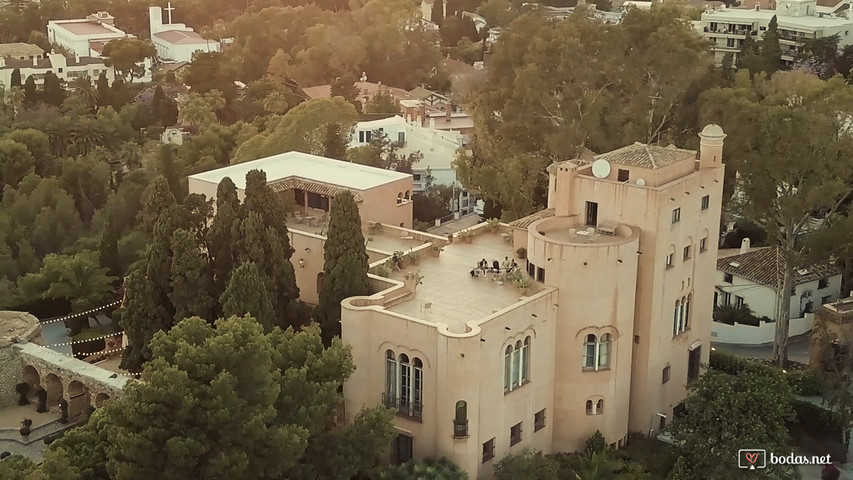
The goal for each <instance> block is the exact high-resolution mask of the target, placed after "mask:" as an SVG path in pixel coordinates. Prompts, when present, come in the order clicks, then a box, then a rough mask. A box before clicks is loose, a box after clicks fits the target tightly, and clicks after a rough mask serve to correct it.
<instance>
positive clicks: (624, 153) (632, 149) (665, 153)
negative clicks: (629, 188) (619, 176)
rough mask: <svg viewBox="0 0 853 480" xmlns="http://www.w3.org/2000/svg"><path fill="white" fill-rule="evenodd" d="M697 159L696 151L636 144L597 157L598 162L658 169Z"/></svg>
mask: <svg viewBox="0 0 853 480" xmlns="http://www.w3.org/2000/svg"><path fill="white" fill-rule="evenodd" d="M695 158H696V152H695V151H694V150H683V149H680V148H675V147H659V146H657V145H646V144H643V143H635V144H633V145H628V146H627V147H622V148H619V149H617V150H613V151H612V152H608V153H602V154H601V155H596V156H595V159H596V160H607V161H609V162H611V163H616V164H619V165H628V166H632V167H640V168H648V169H652V170H654V169H657V168H662V167H665V166H667V165H671V164H673V163H677V162H680V161H682V160H693V159H695Z"/></svg>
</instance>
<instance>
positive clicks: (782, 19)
mask: <svg viewBox="0 0 853 480" xmlns="http://www.w3.org/2000/svg"><path fill="white" fill-rule="evenodd" d="M774 15H775V16H776V21H777V22H779V28H785V29H790V28H797V27H809V28H820V27H841V26H844V25H853V20H851V19H847V18H830V17H823V18H821V17H814V16H803V17H791V16H786V15H784V14H779V13H778V12H777V11H776V10H752V9H745V8H726V9H723V10H716V11H708V12H704V13H702V20H703V21H709V22H715V21H721V20H722V21H736V22H740V21H746V22H750V23H752V22H762V21H764V22H770V20H771V19H772V18H773V16H774Z"/></svg>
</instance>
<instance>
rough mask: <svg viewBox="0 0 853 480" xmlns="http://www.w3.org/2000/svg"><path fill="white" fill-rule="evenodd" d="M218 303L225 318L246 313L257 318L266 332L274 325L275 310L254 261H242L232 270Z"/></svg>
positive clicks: (241, 315)
mask: <svg viewBox="0 0 853 480" xmlns="http://www.w3.org/2000/svg"><path fill="white" fill-rule="evenodd" d="M219 303H220V304H221V305H222V312H223V316H224V317H225V318H228V317H232V316H238V317H243V316H245V315H248V316H250V317H253V318H254V319H255V320H257V321H258V323H260V324H261V325H262V326H263V327H264V331H266V332H269V331H271V330H272V328H273V326H274V325H275V317H276V315H275V311H274V310H273V306H272V302H270V298H269V295H268V293H267V289H266V285H265V284H264V279H263V275H262V274H261V272H260V270H259V269H258V266H257V264H255V263H254V262H243V263H241V264H240V266H239V267H237V268H236V269H235V270H234V272H233V273H232V275H231V279H230V280H229V281H228V286H227V287H226V288H225V292H223V293H222V296H220V297H219Z"/></svg>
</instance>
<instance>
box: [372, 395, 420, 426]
mask: <svg viewBox="0 0 853 480" xmlns="http://www.w3.org/2000/svg"><path fill="white" fill-rule="evenodd" d="M382 404H383V405H385V407H386V408H390V409H391V410H394V411H395V412H396V413H397V415H400V416H402V417H406V418H409V419H412V420H416V421H418V422H422V421H423V413H424V406H423V405H422V404H421V403H419V402H406V401H403V400H400V398H399V397H394V396H391V395H388V394H387V393H383V394H382Z"/></svg>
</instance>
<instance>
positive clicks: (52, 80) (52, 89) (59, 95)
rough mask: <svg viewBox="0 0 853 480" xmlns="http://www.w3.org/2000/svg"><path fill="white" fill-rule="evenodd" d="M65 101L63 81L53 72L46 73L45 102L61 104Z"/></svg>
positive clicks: (54, 104)
mask: <svg viewBox="0 0 853 480" xmlns="http://www.w3.org/2000/svg"><path fill="white" fill-rule="evenodd" d="M64 101H65V89H64V88H62V82H60V80H59V77H57V76H56V75H55V74H54V73H53V72H47V73H46V74H45V75H44V102H45V103H47V104H48V105H53V106H56V107H58V106H60V105H62V102H64Z"/></svg>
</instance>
